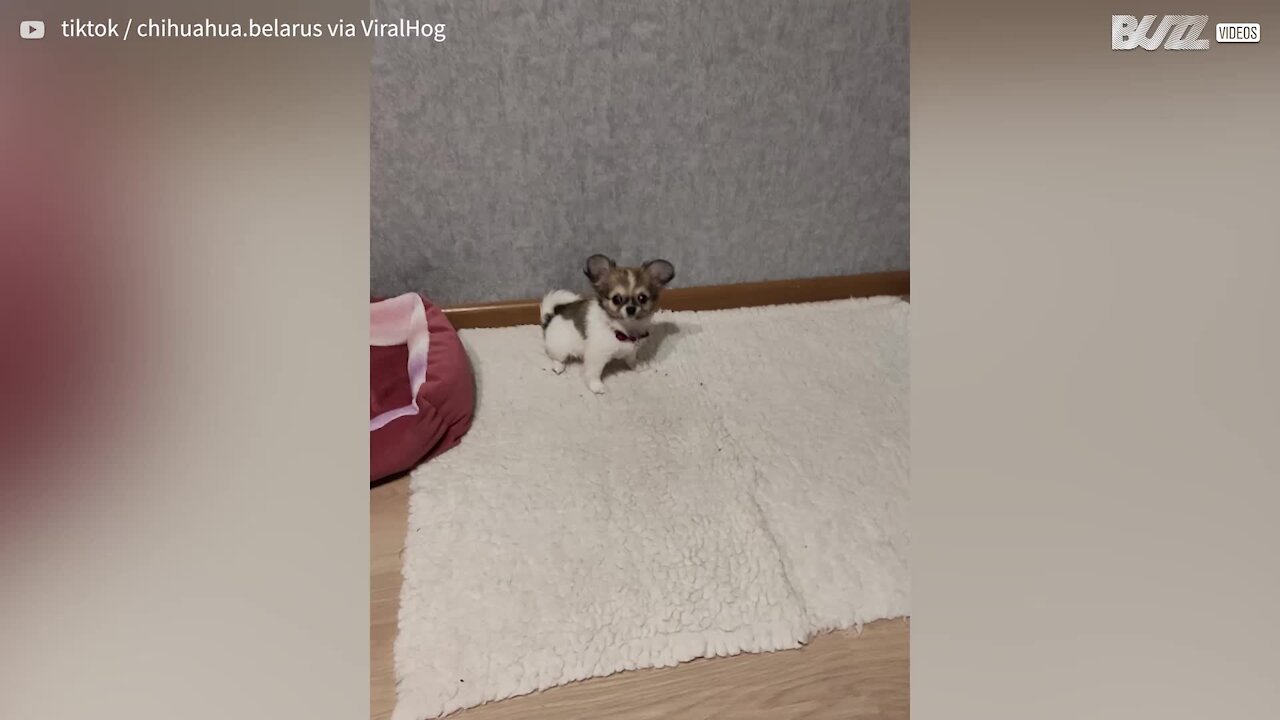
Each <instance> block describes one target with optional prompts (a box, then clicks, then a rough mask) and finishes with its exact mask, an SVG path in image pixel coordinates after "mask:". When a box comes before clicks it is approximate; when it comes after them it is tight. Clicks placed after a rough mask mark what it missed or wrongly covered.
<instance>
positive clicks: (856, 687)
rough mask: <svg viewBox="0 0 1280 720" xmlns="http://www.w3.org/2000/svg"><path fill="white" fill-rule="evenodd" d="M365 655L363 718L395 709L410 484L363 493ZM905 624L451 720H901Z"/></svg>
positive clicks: (605, 682)
mask: <svg viewBox="0 0 1280 720" xmlns="http://www.w3.org/2000/svg"><path fill="white" fill-rule="evenodd" d="M370 493H371V497H370V503H369V504H370V517H369V524H370V530H371V542H370V554H371V557H370V561H371V575H372V577H371V578H370V581H371V583H370V584H371V592H372V597H371V604H370V613H371V616H370V623H369V640H370V643H371V649H372V653H373V654H372V667H371V672H372V674H371V677H370V683H371V689H372V701H371V703H370V717H371V718H373V720H382V719H385V718H389V717H390V716H391V709H392V708H393V707H394V705H395V670H394V667H393V665H392V656H391V650H392V643H393V642H394V640H395V636H396V615H397V613H398V609H399V604H400V550H401V548H402V547H403V543H404V538H405V530H406V527H407V523H408V480H407V479H400V480H396V481H394V482H391V483H388V484H386V485H382V486H380V487H377V488H374V489H373V490H371V491H370ZM909 628H910V625H909V621H907V620H887V621H882V622H878V623H873V624H871V625H868V626H867V627H866V628H865V629H864V630H863V633H862V635H861V636H855V635H854V634H852V633H833V634H830V635H825V636H822V637H818V638H815V639H814V640H813V641H812V642H811V643H810V644H809V645H808V646H806V647H804V648H802V649H800V650H788V651H785V652H777V653H764V654H759V655H739V656H737V657H731V658H716V659H712V660H695V661H693V662H690V663H685V664H683V665H680V666H678V667H674V668H663V669H656V670H636V671H632V672H624V673H619V674H617V675H612V676H610V677H607V678H598V679H595V680H588V681H585V682H580V683H573V684H571V685H566V686H563V687H558V688H553V689H551V690H547V691H545V692H540V693H534V694H533V695H527V696H525V697H519V698H512V699H509V700H504V701H502V702H497V703H491V704H489V705H483V706H481V707H477V708H472V709H470V710H463V711H461V712H458V713H455V714H454V715H451V716H450V718H451V719H456V720H504V719H506V720H510V719H513V718H521V719H522V720H579V719H581V720H586V719H588V718H590V719H591V720H595V719H597V718H610V719H611V720H642V719H643V720H684V719H686V718H688V719H690V720H703V719H706V718H724V719H726V720H728V719H730V718H732V719H733V720H764V719H765V718H768V719H769V720H794V719H798V718H805V719H807V720H819V719H822V720H826V719H828V718H830V719H832V720H835V719H836V718H840V719H842V720H843V719H846V718H886V719H888V720H896V719H898V718H907V717H908V716H909V712H908V697H909V693H908V686H909V674H910V673H909V662H908V645H909V643H908V635H909Z"/></svg>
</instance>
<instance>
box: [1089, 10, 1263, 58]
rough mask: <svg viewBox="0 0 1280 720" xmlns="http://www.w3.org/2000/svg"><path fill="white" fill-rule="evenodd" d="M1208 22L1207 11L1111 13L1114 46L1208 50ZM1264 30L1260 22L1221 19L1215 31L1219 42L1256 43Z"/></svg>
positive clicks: (1121, 48) (1112, 45)
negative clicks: (1148, 13)
mask: <svg viewBox="0 0 1280 720" xmlns="http://www.w3.org/2000/svg"><path fill="white" fill-rule="evenodd" d="M1157 20H1159V21H1160V24H1159V25H1156V21H1157ZM1208 24H1209V16H1208V15H1165V16H1163V17H1161V16H1159V15H1143V16H1142V18H1141V19H1139V18H1138V17H1137V16H1136V15H1112V16H1111V49H1112V50H1136V49H1138V48H1142V49H1143V50H1158V49H1160V48H1162V47H1163V48H1164V49H1165V50H1208V49H1209V39H1208V38H1206V37H1204V29H1205V27H1206V26H1208ZM1153 28H1154V30H1153ZM1261 34H1262V29H1261V26H1259V25H1258V23H1218V25H1217V27H1216V32H1215V35H1216V39H1217V41H1218V42H1220V43H1256V42H1258V41H1259V40H1260V39H1261Z"/></svg>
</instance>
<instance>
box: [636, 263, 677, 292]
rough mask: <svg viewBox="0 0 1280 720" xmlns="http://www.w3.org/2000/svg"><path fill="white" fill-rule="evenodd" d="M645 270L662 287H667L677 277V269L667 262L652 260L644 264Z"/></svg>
mask: <svg viewBox="0 0 1280 720" xmlns="http://www.w3.org/2000/svg"><path fill="white" fill-rule="evenodd" d="M644 269H645V271H646V272H648V273H649V277H651V278H653V281H654V282H656V283H658V285H661V286H665V285H666V284H667V283H669V282H671V279H672V278H674V277H675V276H676V267H675V266H674V265H672V264H671V263H669V262H667V261H666V260H650V261H649V262H647V263H645V264H644Z"/></svg>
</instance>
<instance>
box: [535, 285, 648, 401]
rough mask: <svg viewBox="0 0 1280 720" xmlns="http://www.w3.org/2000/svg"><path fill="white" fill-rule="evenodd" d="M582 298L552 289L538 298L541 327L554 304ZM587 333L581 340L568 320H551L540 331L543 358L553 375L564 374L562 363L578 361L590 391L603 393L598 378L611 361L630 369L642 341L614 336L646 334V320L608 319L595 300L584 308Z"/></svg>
mask: <svg viewBox="0 0 1280 720" xmlns="http://www.w3.org/2000/svg"><path fill="white" fill-rule="evenodd" d="M580 299H582V296H581V295H578V294H576V293H572V292H569V291H568V290H552V291H551V292H549V293H547V296H546V297H544V298H543V299H542V307H541V310H542V312H541V317H542V322H543V323H544V324H545V323H546V320H547V318H548V317H550V316H551V314H552V312H553V311H554V309H555V307H556V306H557V305H564V304H567V303H571V302H574V301H576V300H580ZM587 308H588V309H587V322H586V327H587V332H586V336H585V337H584V336H583V335H582V334H581V333H579V332H578V328H577V326H575V325H574V324H573V321H572V320H570V319H569V318H566V317H562V316H555V317H552V319H551V322H550V324H547V325H546V329H545V331H544V332H543V344H544V345H545V346H546V350H547V357H550V358H551V361H552V366H551V369H552V371H554V372H555V373H556V374H557V375H559V374H560V373H562V372H564V366H565V363H566V362H568V361H569V360H581V361H582V378H583V380H585V381H586V383H587V387H588V388H590V389H591V392H593V393H595V394H597V395H600V394H602V393H604V381H603V380H602V379H601V375H603V373H604V368H605V366H606V365H608V364H609V361H611V360H622V361H624V362H626V363H627V366H628V367H630V368H632V369H634V368H635V366H636V362H637V359H638V355H639V352H640V345H641V344H642V343H643V342H644V339H640V340H637V341H636V342H631V341H630V340H619V339H618V338H617V336H616V335H615V333H617V332H621V333H623V334H626V335H630V336H632V337H639V336H640V335H643V334H645V333H647V332H649V318H644V319H640V320H627V321H620V320H615V319H614V318H611V317H609V313H607V312H605V311H604V308H602V307H600V304H599V303H597V302H596V301H595V300H591V301H589V303H588V305H587Z"/></svg>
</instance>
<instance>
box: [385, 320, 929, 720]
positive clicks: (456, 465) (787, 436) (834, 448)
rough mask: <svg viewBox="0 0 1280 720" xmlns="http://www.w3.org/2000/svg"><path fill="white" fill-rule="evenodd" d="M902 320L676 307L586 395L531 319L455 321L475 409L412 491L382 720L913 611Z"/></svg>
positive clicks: (755, 648)
mask: <svg viewBox="0 0 1280 720" xmlns="http://www.w3.org/2000/svg"><path fill="white" fill-rule="evenodd" d="M909 308H910V306H909V305H908V304H907V303H905V302H901V301H898V300H894V299H888V298H876V299H871V300H843V301H837V302H831V303H818V304H811V305H791V306H779V307H768V308H755V309H742V310H726V311H720V312H705V313H669V314H665V315H664V316H662V317H660V318H659V320H658V321H657V323H658V324H656V325H655V332H654V339H655V340H657V341H658V342H657V343H656V348H650V352H651V353H652V355H653V357H652V358H651V359H650V360H649V362H648V363H647V364H646V365H642V366H641V367H640V369H639V370H637V371H635V372H631V371H627V370H625V369H623V370H619V371H617V372H614V373H612V374H609V375H607V376H606V379H605V385H606V387H607V389H608V391H607V394H605V395H603V396H599V397H597V396H594V395H592V394H591V393H590V392H589V391H588V390H587V388H586V386H585V385H584V384H583V382H582V379H581V377H580V374H579V370H580V367H579V366H577V365H573V366H570V368H569V371H568V372H566V373H565V374H564V375H560V376H557V375H554V374H552V373H551V372H550V371H549V369H548V368H549V361H548V360H547V359H546V358H545V356H544V355H543V354H542V350H541V339H540V335H539V330H538V328H537V327H534V326H526V327H519V328H503V329H496V330H469V331H463V332H462V337H463V339H464V341H465V343H466V345H467V348H468V350H469V352H470V354H471V358H472V361H473V363H474V364H475V369H476V373H477V376H478V380H477V382H478V385H479V407H478V410H477V413H476V420H475V424H474V427H473V428H472V429H471V432H470V433H469V434H468V435H467V436H466V438H465V439H464V440H463V442H462V445H461V446H459V447H458V448H456V449H454V450H451V451H450V452H448V453H445V454H444V455H442V456H440V457H439V458H437V459H436V460H433V461H431V462H429V463H427V464H426V465H424V466H422V467H420V468H419V469H418V470H417V471H415V473H414V474H413V476H412V479H411V481H410V482H411V483H412V491H411V499H410V518H409V534H408V539H407V541H406V547H405V552H404V589H403V591H402V593H401V599H400V604H401V606H400V632H399V637H398V638H397V640H396V647H395V658H396V673H397V676H398V681H399V688H398V694H399V700H398V705H397V707H396V710H395V714H394V716H393V718H394V720H421V719H422V718H430V717H435V716H438V715H441V714H444V713H448V712H451V711H453V710H456V709H459V708H465V707H470V706H473V705H478V704H481V703H483V702H486V701H490V700H498V699H502V698H507V697H511V696H514V695H521V694H524V693H528V692H532V691H534V690H539V689H543V688H549V687H552V686H555V685H561V684H564V683H567V682H571V681H574V680H580V679H584V678H590V677H596V676H601V675H608V674H610V673H614V672H618V671H620V670H629V669H633V668H642V667H652V666H662V665H672V664H675V663H677V662H682V661H685V660H691V659H693V658H698V657H704V656H714V655H733V654H736V653H740V652H760V651H768V650H780V649H784V648H795V647H798V646H800V645H802V644H803V643H804V642H805V641H806V640H807V639H808V638H810V637H811V636H812V635H814V634H816V633H819V632H822V631H824V630H831V629H836V628H849V627H860V626H861V624H863V623H866V622H870V621H872V620H878V619H881V618H891V617H898V616H902V615H906V614H908V607H907V599H908V580H909V576H908V571H907V560H906V558H907V550H908V544H909V535H908V532H907V499H908V457H909V455H908V437H909V434H908V416H907V407H908V363H907V349H908V342H907V324H908V316H909Z"/></svg>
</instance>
